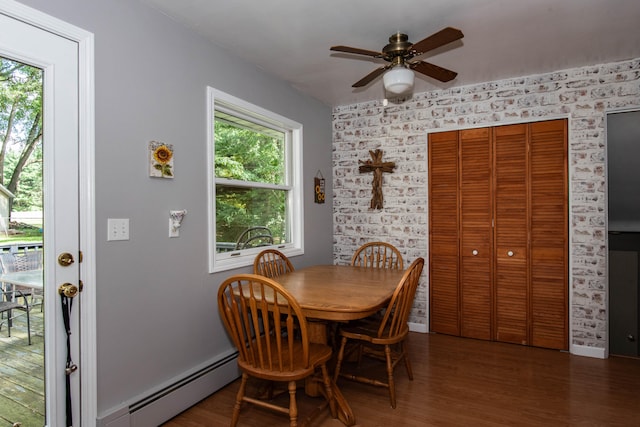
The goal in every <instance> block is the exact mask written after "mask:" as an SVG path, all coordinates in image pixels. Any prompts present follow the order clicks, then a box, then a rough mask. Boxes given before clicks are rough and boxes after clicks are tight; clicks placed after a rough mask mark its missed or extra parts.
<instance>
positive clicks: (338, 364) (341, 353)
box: [333, 337, 347, 383]
mask: <svg viewBox="0 0 640 427" xmlns="http://www.w3.org/2000/svg"><path fill="white" fill-rule="evenodd" d="M346 345H347V337H342V342H341V343H340V350H339V351H338V359H337V360H336V368H335V370H334V371H333V382H334V383H335V382H338V376H340V368H341V367H342V358H343V357H344V348H345V346H346Z"/></svg>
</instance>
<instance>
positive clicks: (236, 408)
mask: <svg viewBox="0 0 640 427" xmlns="http://www.w3.org/2000/svg"><path fill="white" fill-rule="evenodd" d="M248 379H249V375H247V374H245V373H243V374H242V381H241V382H240V388H239V389H238V394H236V404H235V405H234V406H233V416H232V417H231V427H235V426H236V425H238V418H240V406H242V399H243V398H244V392H245V388H246V387H247V380H248Z"/></svg>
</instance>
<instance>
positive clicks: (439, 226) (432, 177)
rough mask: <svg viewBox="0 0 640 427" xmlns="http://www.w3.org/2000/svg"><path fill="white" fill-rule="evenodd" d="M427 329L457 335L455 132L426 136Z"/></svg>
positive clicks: (458, 333)
mask: <svg viewBox="0 0 640 427" xmlns="http://www.w3.org/2000/svg"><path fill="white" fill-rule="evenodd" d="M429 194H430V199H431V200H432V201H437V202H433V203H431V202H430V203H429V277H430V278H431V279H430V287H429V305H430V329H431V331H433V332H440V333H443V334H450V335H460V320H459V319H460V315H459V308H458V305H459V291H458V224H459V221H458V133H457V132H442V133H436V134H432V135H430V136H429Z"/></svg>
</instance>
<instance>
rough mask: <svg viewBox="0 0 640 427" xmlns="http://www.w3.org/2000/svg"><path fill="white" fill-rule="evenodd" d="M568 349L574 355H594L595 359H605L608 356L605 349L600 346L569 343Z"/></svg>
mask: <svg viewBox="0 0 640 427" xmlns="http://www.w3.org/2000/svg"><path fill="white" fill-rule="evenodd" d="M569 351H570V353H571V354H573V355H576V356H586V357H595V358H597V359H606V358H607V357H608V354H607V351H606V349H604V348H600V347H589V346H586V345H576V344H571V349H570V350H569Z"/></svg>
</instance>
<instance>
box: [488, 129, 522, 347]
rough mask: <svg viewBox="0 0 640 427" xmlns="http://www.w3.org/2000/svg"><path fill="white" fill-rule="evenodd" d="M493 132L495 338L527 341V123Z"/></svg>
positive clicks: (505, 340)
mask: <svg viewBox="0 0 640 427" xmlns="http://www.w3.org/2000/svg"><path fill="white" fill-rule="evenodd" d="M493 134H494V143H493V147H494V162H495V170H494V177H495V207H494V212H495V214H494V215H495V231H494V232H495V251H496V252H495V287H494V289H495V293H494V298H495V324H496V329H495V331H496V340H497V341H503V342H511V343H517V344H528V341H527V336H528V333H527V331H528V325H527V318H528V310H527V307H528V306H529V301H528V295H529V291H528V288H529V280H528V259H529V258H528V252H527V241H528V230H529V226H528V221H527V217H528V212H527V205H528V200H527V199H528V197H527V172H528V169H527V125H512V126H499V127H495V128H494V129H493Z"/></svg>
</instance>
